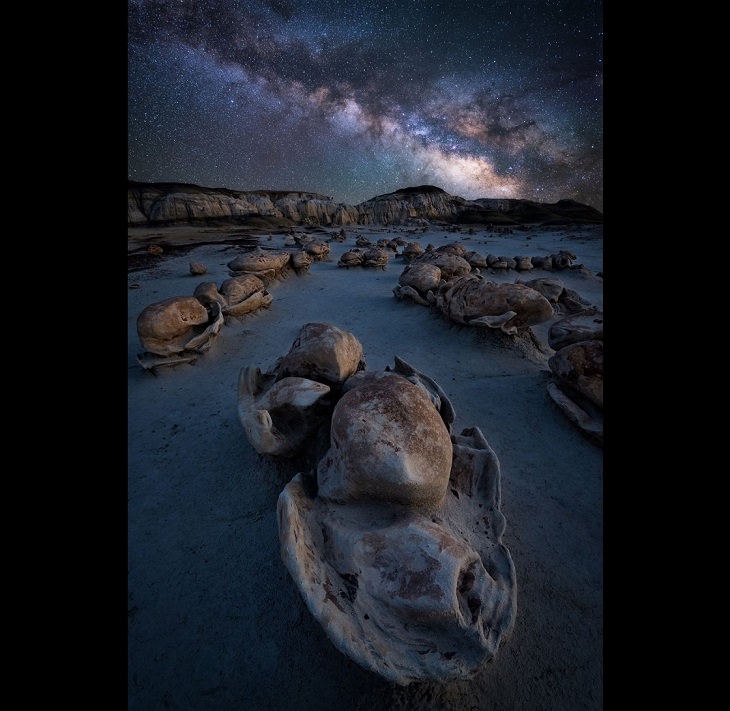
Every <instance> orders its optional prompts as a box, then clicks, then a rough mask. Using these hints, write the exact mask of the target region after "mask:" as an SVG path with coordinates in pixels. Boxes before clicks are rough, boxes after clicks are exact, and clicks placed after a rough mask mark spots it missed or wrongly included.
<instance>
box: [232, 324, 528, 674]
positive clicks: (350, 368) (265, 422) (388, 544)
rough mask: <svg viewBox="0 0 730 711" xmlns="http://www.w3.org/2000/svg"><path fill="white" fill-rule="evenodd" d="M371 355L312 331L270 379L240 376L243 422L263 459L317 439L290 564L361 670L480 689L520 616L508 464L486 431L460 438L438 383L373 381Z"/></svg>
mask: <svg viewBox="0 0 730 711" xmlns="http://www.w3.org/2000/svg"><path fill="white" fill-rule="evenodd" d="M362 353H363V348H362V346H361V344H360V343H359V341H358V340H357V338H356V337H355V336H354V335H353V334H351V333H349V332H347V331H343V330H341V329H339V328H337V327H336V326H334V325H332V324H323V323H309V324H305V325H304V326H303V328H302V330H301V332H300V334H299V336H298V337H297V339H296V340H295V341H294V343H293V344H292V347H291V349H290V350H289V352H288V353H287V354H285V355H284V356H283V357H282V358H281V359H279V361H278V362H277V366H276V367H275V369H274V370H273V371H272V372H270V373H262V372H261V371H260V369H259V368H257V367H255V366H248V367H246V368H244V369H242V371H241V378H240V382H239V404H238V414H239V420H240V422H241V424H242V426H243V429H244V432H245V434H246V436H247V438H248V440H249V442H250V443H251V444H252V446H253V447H254V448H255V449H256V450H257V451H258V452H260V453H262V454H266V455H274V456H286V457H297V456H301V455H302V453H303V452H304V451H305V450H306V449H307V448H308V447H310V446H311V442H312V441H319V443H320V444H319V447H320V449H319V450H318V451H317V453H316V456H315V458H314V460H313V464H312V466H311V467H310V468H309V469H304V470H302V471H300V472H299V473H297V474H296V475H295V476H294V477H293V478H292V479H291V480H290V481H289V482H288V483H287V484H286V485H285V487H284V489H283V491H282V492H281V494H280V495H279V499H278V504H277V521H278V529H279V541H280V553H281V557H282V560H283V561H284V564H285V566H286V568H287V570H288V571H289V573H290V575H291V577H292V579H293V581H294V583H295V584H296V586H297V588H298V589H299V592H300V594H301V595H302V597H303V599H304V601H305V603H306V605H307V607H308V609H309V610H310V612H311V613H312V615H313V616H314V617H315V619H317V620H318V621H319V622H320V624H321V625H322V627H323V628H324V631H325V632H326V634H327V636H328V637H329V639H330V640H331V641H332V643H333V644H334V645H335V646H336V647H337V648H338V649H339V650H340V651H341V652H342V653H344V654H346V655H347V656H349V657H350V658H351V659H353V660H354V661H356V662H357V663H358V664H360V665H361V666H363V667H364V668H365V669H369V670H371V671H373V672H376V673H378V674H380V675H381V676H383V677H384V678H385V679H387V680H389V681H393V682H395V683H397V684H401V685H407V684H410V683H411V682H414V681H434V682H446V681H451V680H457V679H468V678H470V677H472V676H474V675H475V674H476V673H477V672H478V671H479V669H480V668H481V667H482V666H483V665H484V664H485V663H486V662H488V661H489V660H491V659H493V658H494V656H495V655H496V653H497V651H498V649H499V648H500V646H501V645H502V644H503V643H504V642H505V641H506V640H507V639H508V638H509V635H510V633H511V631H512V628H513V625H514V620H515V614H516V596H517V592H516V575H515V568H514V564H513V561H512V558H511V556H510V553H509V551H508V550H507V548H506V547H505V546H504V544H503V543H502V540H501V539H502V534H503V532H504V529H505V519H504V516H503V515H502V513H501V510H500V503H501V502H500V481H499V480H500V467H499V461H498V459H497V457H496V455H495V453H494V452H493V450H492V449H491V448H490V447H489V444H488V443H487V440H486V439H485V437H484V435H483V434H482V433H481V431H480V430H479V429H478V428H477V427H471V428H467V429H464V430H462V432H461V434H458V435H457V434H454V433H452V425H453V423H454V420H455V412H454V409H453V407H452V405H451V403H450V401H449V399H448V398H447V396H446V395H445V393H444V391H443V390H442V389H441V387H440V386H439V385H438V384H437V383H436V382H435V381H434V380H432V379H431V378H430V377H428V376H427V375H425V374H423V373H420V372H418V371H417V370H415V369H414V368H413V367H411V366H410V365H409V364H407V363H405V362H404V361H402V360H401V359H399V358H397V357H396V359H395V365H394V367H392V368H391V367H386V368H385V369H384V370H381V371H374V372H371V371H368V370H367V368H366V365H365V363H364V361H363V359H362ZM317 431H319V432H320V433H322V432H323V433H324V434H325V437H324V438H323V439H322V438H318V437H317V435H316V433H317Z"/></svg>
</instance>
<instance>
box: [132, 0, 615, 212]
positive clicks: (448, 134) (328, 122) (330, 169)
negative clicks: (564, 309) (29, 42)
mask: <svg viewBox="0 0 730 711" xmlns="http://www.w3.org/2000/svg"><path fill="white" fill-rule="evenodd" d="M127 44H128V69H127V75H128V92H127V102H128V120H127V126H128V150H127V154H128V170H127V172H128V178H129V179H131V180H137V181H142V182H182V183H194V184H196V185H201V186H206V187H218V188H220V187H225V188H230V189H232V190H302V191H308V192H315V193H322V194H324V195H327V196H332V197H333V198H334V200H335V201H337V202H343V203H347V204H352V205H355V204H357V203H360V202H364V201H365V200H369V199H370V198H372V197H375V196H376V195H382V194H384V193H390V192H393V191H395V190H397V189H398V188H405V187H413V186H418V185H426V184H428V185H435V186H437V187H440V188H442V189H444V190H445V191H446V192H448V193H451V194H452V195H459V196H461V197H464V198H467V199H470V200H473V199H477V198H521V199H526V200H537V201H539V202H548V203H550V202H556V201H557V200H560V199H572V200H577V201H579V202H582V203H586V204H588V205H591V206H593V207H595V208H597V209H598V210H601V211H603V62H602V60H603V2H602V0H128V26H127Z"/></svg>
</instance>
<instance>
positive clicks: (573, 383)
mask: <svg viewBox="0 0 730 711" xmlns="http://www.w3.org/2000/svg"><path fill="white" fill-rule="evenodd" d="M548 343H549V345H550V347H551V348H553V349H554V350H555V353H554V354H553V355H552V356H551V357H550V358H549V359H548V366H549V368H550V372H551V374H552V377H553V379H552V381H551V382H550V383H548V386H547V389H548V393H549V395H550V397H551V398H552V400H553V401H554V402H555V404H556V405H557V406H558V407H559V408H560V410H561V412H563V414H564V415H565V416H566V417H567V418H568V419H569V420H570V421H571V422H573V423H574V424H575V425H576V426H577V427H578V428H579V429H580V430H581V431H582V432H583V433H584V434H585V435H586V436H587V437H588V438H589V439H591V440H592V441H593V442H595V443H596V444H598V445H600V446H603V311H602V310H600V309H598V308H595V307H592V308H587V309H584V310H582V311H578V312H576V313H573V314H571V315H568V316H565V317H564V318H561V319H560V320H558V321H556V322H555V323H553V324H552V325H551V326H550V330H549V332H548Z"/></svg>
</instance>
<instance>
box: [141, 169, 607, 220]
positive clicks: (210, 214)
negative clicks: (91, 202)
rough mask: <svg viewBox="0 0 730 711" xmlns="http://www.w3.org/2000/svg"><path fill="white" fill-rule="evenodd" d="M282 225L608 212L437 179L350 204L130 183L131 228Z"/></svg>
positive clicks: (308, 196) (274, 193)
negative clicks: (441, 184)
mask: <svg viewBox="0 0 730 711" xmlns="http://www.w3.org/2000/svg"><path fill="white" fill-rule="evenodd" d="M211 222H228V223H233V224H241V225H242V226H245V225H252V224H253V225H260V226H268V227H275V226H277V227H281V226H293V225H304V226H311V227H314V226H324V227H332V226H348V225H409V226H415V227H418V226H423V227H425V226H426V225H428V224H430V223H432V222H445V223H448V224H487V225H504V226H509V225H521V224H543V225H549V224H552V225H559V224H601V223H603V214H602V213H601V212H599V211H598V210H596V209H595V208H593V207H590V206H589V205H585V204H583V203H579V202H576V201H574V200H559V201H558V202H556V203H541V202H535V201H532V200H520V199H504V200H503V199H495V198H479V199H477V200H466V199H465V198H462V197H459V196H456V195H450V194H449V193H447V192H446V191H445V190H442V189H441V188H438V187H435V186H433V185H420V186H417V187H409V188H402V189H399V190H396V191H395V192H392V193H387V194H385V195H377V196H376V197H373V198H370V200H366V201H365V202H361V203H359V204H357V205H347V204H345V203H341V202H335V200H334V199H333V198H332V197H330V196H327V195H320V194H318V193H311V192H303V191H301V192H300V191H278V190H255V191H243V190H230V189H228V188H209V187H201V186H199V185H193V184H188V183H140V182H135V181H131V180H130V181H128V188H127V225H128V227H146V226H164V225H175V224H209V223H211Z"/></svg>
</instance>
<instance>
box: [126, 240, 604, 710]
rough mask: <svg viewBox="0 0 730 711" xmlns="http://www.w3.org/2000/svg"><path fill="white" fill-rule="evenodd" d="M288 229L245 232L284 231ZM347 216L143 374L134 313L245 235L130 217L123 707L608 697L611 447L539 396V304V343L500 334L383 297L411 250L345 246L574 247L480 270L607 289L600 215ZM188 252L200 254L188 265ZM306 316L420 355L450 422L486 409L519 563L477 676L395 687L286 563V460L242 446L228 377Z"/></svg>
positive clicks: (385, 357)
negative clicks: (534, 260)
mask: <svg viewBox="0 0 730 711" xmlns="http://www.w3.org/2000/svg"><path fill="white" fill-rule="evenodd" d="M337 231H338V230H336V229H332V230H330V232H332V233H335V232H337ZM287 233H288V230H286V229H284V230H281V231H279V232H277V231H271V232H260V233H259V234H257V235H255V236H254V237H253V239H254V241H255V240H256V239H257V240H258V243H259V244H260V245H261V246H262V247H264V248H272V249H283V248H284V242H285V239H286V236H287ZM346 233H347V238H346V240H345V241H344V242H341V243H340V242H336V241H333V242H331V243H330V244H331V252H330V254H329V255H328V257H327V258H326V259H324V260H322V261H316V262H314V263H313V264H312V266H311V267H310V269H309V271H307V272H306V273H303V274H299V275H298V274H296V273H294V272H289V273H288V274H287V276H286V278H280V279H277V280H275V281H274V282H272V283H271V284H270V285H269V286H268V290H269V292H270V293H271V294H272V296H273V301H272V303H271V305H270V306H269V307H268V308H266V309H262V310H260V311H257V312H255V313H252V314H249V315H247V316H244V317H243V318H240V319H233V320H231V321H227V322H226V324H225V325H224V327H223V328H222V330H221V332H220V334H219V335H218V337H217V338H216V340H215V342H214V344H213V345H212V347H211V348H210V350H209V351H207V352H205V353H204V354H201V355H200V356H199V357H198V359H197V360H196V361H195V362H194V363H192V364H190V363H185V364H181V365H176V366H174V367H164V368H158V369H156V370H155V371H154V372H153V371H149V370H145V369H144V368H142V367H141V365H140V363H139V362H138V360H137V355H138V354H140V353H141V352H142V350H143V349H142V347H141V344H140V340H139V337H138V334H137V329H136V321H137V317H138V316H139V314H140V313H141V312H142V310H143V309H144V308H145V307H146V306H147V305H149V304H151V303H154V302H157V301H161V300H163V299H166V298H168V297H171V296H186V295H192V293H193V290H194V289H195V287H196V285H197V284H198V283H200V282H202V281H214V282H216V283H217V284H219V285H220V284H221V283H222V282H223V281H224V280H225V279H227V278H228V277H229V273H228V268H227V266H226V265H227V264H228V262H230V261H231V260H232V259H233V258H234V257H236V256H237V255H238V254H240V253H241V252H242V251H244V250H246V249H248V248H249V246H250V244H251V241H252V238H251V235H246V234H245V233H241V234H239V233H237V232H234V231H231V230H227V231H226V230H203V229H193V228H190V229H185V230H180V229H171V228H166V229H162V228H160V229H142V228H139V229H135V230H131V229H130V230H129V233H128V255H129V265H130V266H129V267H128V274H127V279H128V322H127V367H128V390H127V392H128V402H127V406H128V455H127V456H128V459H127V474H128V521H127V541H128V709H129V711H157V710H158V709H159V710H162V709H177V710H179V711H232V710H233V709H236V710H237V711H238V710H240V711H249V710H251V711H279V710H280V709H281V710H282V711H283V710H284V709H287V710H289V711H299V710H301V711H305V710H306V711H310V710H317V711H319V710H321V711H335V710H341V711H376V710H377V711H384V710H388V711H392V710H395V709H403V710H406V709H429V710H434V711H435V710H437V709H438V710H444V711H468V710H471V709H479V710H484V711H487V710H489V711H578V710H584V711H597V710H598V709H602V708H603V452H604V450H603V448H602V447H600V446H598V445H596V444H595V443H594V442H592V441H591V440H589V439H588V438H587V437H586V436H585V434H584V433H583V432H581V431H580V430H579V429H578V428H577V427H576V426H575V424H574V423H572V422H570V421H569V420H568V418H566V417H565V415H564V414H563V413H562V412H561V411H560V410H559V409H558V408H557V406H556V405H555V403H554V402H553V401H552V400H551V398H550V397H549V395H548V392H547V389H546V386H547V384H548V382H549V380H550V372H549V369H548V366H547V359H548V357H549V355H550V353H551V350H550V348H549V346H548V345H547V332H548V328H549V325H550V323H551V322H548V323H543V324H539V325H537V326H534V327H532V330H533V332H534V335H535V336H536V338H537V340H538V341H539V342H540V343H542V344H543V348H542V349H538V350H535V349H532V350H530V349H525V348H524V347H520V346H519V345H516V346H515V347H511V346H510V343H509V339H504V338H494V337H493V335H494V334H492V333H491V332H488V331H485V330H482V329H476V328H473V327H468V326H457V325H455V324H452V323H449V322H448V321H446V320H445V319H444V318H443V317H442V316H440V315H438V314H437V313H435V312H434V309H432V308H429V307H425V306H423V305H420V304H416V303H414V302H410V301H404V300H399V299H397V298H395V296H394V294H393V288H394V287H395V286H396V285H397V283H398V277H399V275H400V273H401V272H402V270H403V268H404V266H405V262H403V261H402V259H400V258H399V257H397V256H395V255H393V256H392V257H391V258H390V261H389V263H388V265H387V267H386V268H385V269H384V270H380V269H378V270H375V269H371V268H363V267H355V268H352V269H345V268H342V267H338V266H337V262H338V259H339V256H340V255H341V254H342V253H343V252H344V251H346V250H348V249H351V248H352V247H354V246H355V240H356V239H357V237H359V236H360V235H365V236H368V237H369V238H370V239H372V240H373V241H375V240H376V239H378V238H380V237H384V236H386V237H389V238H392V237H396V236H403V237H405V238H407V239H408V240H409V241H411V240H418V241H420V242H421V243H422V244H423V246H426V245H427V244H429V243H430V244H433V245H434V246H436V247H438V246H441V245H444V244H447V243H449V242H454V241H458V242H461V243H462V244H464V245H465V246H467V248H468V249H473V250H476V251H479V252H482V253H484V254H487V253H493V254H499V255H508V256H517V255H527V256H536V255H543V256H544V255H547V254H552V253H556V252H558V251H559V250H561V249H568V250H569V251H571V252H573V253H574V254H575V256H576V260H575V263H576V264H582V265H583V266H584V267H585V269H582V270H580V269H577V270H563V271H560V272H554V273H549V272H538V271H537V270H535V271H533V272H530V273H519V274H518V273H516V272H515V271H513V270H510V271H507V272H503V273H498V274H489V275H488V276H489V278H493V279H495V280H504V281H515V280H516V279H518V278H519V279H521V280H527V279H531V278H535V277H537V276H546V277H557V278H559V279H561V280H562V281H563V282H564V283H565V285H566V287H569V288H570V289H573V290H575V291H576V292H578V293H579V294H580V295H581V296H582V297H583V298H584V299H586V300H587V301H589V302H590V303H591V304H593V305H595V306H598V307H600V308H603V228H602V226H580V227H550V228H547V227H545V228H539V227H534V228H531V229H527V230H522V229H516V230H515V231H513V232H512V233H510V234H493V233H492V232H490V231H489V230H488V229H486V228H482V227H480V228H477V229H475V230H474V232H473V234H468V233H467V231H466V229H462V231H461V232H460V233H454V232H452V231H449V230H447V229H439V228H436V227H431V228H430V229H429V230H428V231H426V232H420V231H419V232H418V233H416V234H414V233H412V232H409V231H408V230H407V229H406V228H398V227H391V228H387V229H386V228H374V227H373V228H369V227H358V228H346ZM320 236H322V235H321V234H320ZM149 244H159V245H162V246H163V254H162V255H161V256H158V257H154V258H152V257H149V256H148V255H147V251H146V247H147V246H148V245H149ZM181 248H182V249H181ZM191 261H195V262H201V263H203V264H205V265H206V266H207V268H208V271H207V273H206V274H204V275H200V276H193V275H192V274H191V273H190V269H189V265H190V262H191ZM557 318H558V315H557V314H556V319H557ZM309 322H326V323H331V324H334V325H336V326H337V327H339V328H341V329H344V330H347V331H350V332H351V333H353V334H354V335H355V336H356V337H357V339H358V340H359V341H360V342H361V343H362V345H363V348H364V359H365V362H366V364H367V369H368V370H382V369H383V368H385V367H386V366H392V364H393V362H394V357H396V356H398V357H400V358H403V359H404V360H405V361H407V362H408V363H410V364H411V365H413V366H414V367H415V368H417V369H418V370H420V371H421V372H423V373H426V374H427V375H428V376H430V377H431V378H432V379H433V380H435V381H436V382H437V383H438V384H439V385H440V386H441V388H442V389H443V390H444V391H445V393H446V394H447V395H448V397H449V398H450V400H451V403H452V404H453V406H454V409H455V423H454V425H455V427H454V429H455V430H456V431H460V430H461V429H463V428H466V427H472V426H476V427H478V428H479V429H480V430H481V431H482V433H483V434H484V435H485V437H486V439H487V441H488V442H489V445H490V447H491V448H492V449H493V450H494V452H495V453H496V455H497V457H498V458H499V463H500V467H501V510H502V513H503V514H504V516H505V517H506V521H507V524H506V530H505V532H504V535H503V537H502V542H503V543H504V544H505V545H506V547H507V548H508V549H509V552H510V554H511V556H512V559H513V561H514V566H515V571H516V579H517V614H516V620H515V624H514V628H513V630H512V633H511V635H510V636H509V638H508V639H507V640H506V641H505V642H504V644H503V645H502V646H501V648H500V649H499V651H498V653H497V654H496V656H495V657H494V658H493V659H491V660H490V661H489V662H488V663H486V664H485V665H484V666H483V668H482V669H480V670H479V671H478V673H477V674H476V675H475V676H474V677H473V678H470V679H463V680H457V681H453V682H449V683H443V684H437V683H433V682H417V683H413V684H410V685H408V686H399V685H397V684H394V683H392V682H388V681H386V680H385V679H383V678H381V677H380V676H379V675H377V674H375V673H373V672H371V671H368V670H366V669H363V668H362V667H360V666H359V665H358V664H357V663H355V662H354V661H353V660H351V659H350V658H348V657H347V656H345V655H344V654H343V653H341V652H340V651H339V650H338V649H337V648H336V647H335V646H334V645H333V644H332V643H331V641H330V640H329V639H328V637H327V635H326V633H325V630H324V629H323V628H322V627H321V626H320V625H319V623H318V622H317V621H316V620H315V619H314V618H313V616H312V615H311V614H310V612H309V610H308V609H307V607H306V605H305V603H304V601H303V600H302V597H301V596H300V594H299V592H298V589H297V587H296V586H295V584H294V583H293V581H292V579H291V577H290V576H289V573H288V571H287V569H286V568H285V567H284V565H283V563H282V561H281V558H280V554H279V538H278V531H277V517H276V506H277V499H278V496H279V494H280V492H281V491H282V489H283V487H284V486H285V485H286V484H287V482H288V481H289V480H290V479H291V477H292V476H293V475H294V474H295V473H296V466H295V465H294V464H291V465H290V464H287V463H284V464H282V463H281V462H273V461H271V460H270V459H267V457H266V456H264V455H259V454H257V452H256V451H255V450H254V449H253V448H252V447H251V445H250V443H249V442H248V441H247V439H246V436H245V434H244V431H243V429H242V427H241V425H240V423H239V421H238V418H237V411H236V404H237V384H238V378H239V373H240V371H241V369H242V368H243V367H246V366H249V365H255V366H259V367H260V368H261V369H262V371H264V372H266V371H268V370H270V369H271V368H273V367H274V364H275V362H276V360H277V359H278V358H279V357H281V356H283V355H284V354H285V353H286V352H287V351H288V350H289V348H290V347H291V345H292V342H293V340H294V339H295V338H296V336H297V334H298V333H299V330H300V329H301V327H302V326H303V325H304V324H306V323H309Z"/></svg>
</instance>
